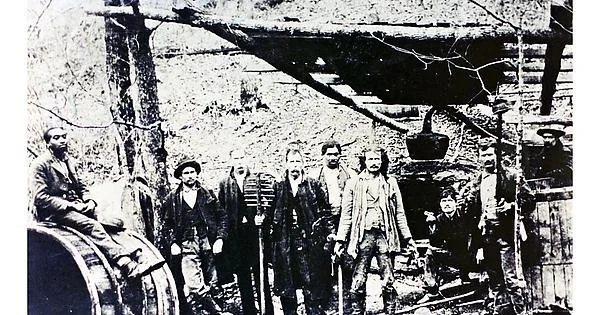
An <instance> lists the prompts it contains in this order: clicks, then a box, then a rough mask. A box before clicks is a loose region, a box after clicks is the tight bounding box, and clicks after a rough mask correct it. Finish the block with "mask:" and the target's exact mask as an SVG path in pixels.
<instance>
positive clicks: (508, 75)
mask: <svg viewBox="0 0 600 315" xmlns="http://www.w3.org/2000/svg"><path fill="white" fill-rule="evenodd" d="M542 77H543V72H525V73H523V83H525V84H541V83H542ZM517 80H518V77H517V74H516V73H515V72H512V71H505V72H504V78H503V79H502V80H501V83H509V84H515V83H517ZM556 83H573V73H572V72H570V71H565V72H562V71H561V72H559V73H558V77H557V78H556Z"/></svg>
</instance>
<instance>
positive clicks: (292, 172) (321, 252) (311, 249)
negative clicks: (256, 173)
mask: <svg viewBox="0 0 600 315" xmlns="http://www.w3.org/2000/svg"><path fill="white" fill-rule="evenodd" d="M285 161H286V171H285V175H284V178H283V180H281V181H279V182H277V183H276V184H275V205H274V209H273V211H272V212H270V213H272V216H273V217H272V244H273V258H272V261H273V282H274V286H273V291H274V293H275V294H277V295H278V296H279V297H280V298H281V305H282V307H283V314H297V308H298V300H297V297H296V289H302V291H303V295H304V305H305V307H306V314H308V315H320V314H324V312H323V309H322V308H323V305H324V304H325V303H326V302H327V299H328V298H329V295H330V293H331V272H330V270H331V269H330V266H331V259H330V257H329V253H327V251H325V249H324V248H323V246H324V244H325V242H326V239H327V237H326V235H328V234H329V233H332V232H333V227H332V224H331V231H329V233H326V234H325V236H324V237H320V236H322V234H321V233H314V231H313V229H314V227H315V226H318V225H320V224H319V222H318V221H319V220H321V221H323V220H325V221H330V220H331V211H330V206H329V203H328V202H327V193H326V192H325V189H324V188H323V185H322V184H321V183H320V182H319V181H317V180H316V179H313V178H310V177H308V176H306V175H305V174H304V170H303V165H304V162H303V157H302V153H301V151H300V150H299V148H297V147H290V148H288V149H287V151H286V154H285Z"/></svg>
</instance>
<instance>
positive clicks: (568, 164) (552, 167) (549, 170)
mask: <svg viewBox="0 0 600 315" xmlns="http://www.w3.org/2000/svg"><path fill="white" fill-rule="evenodd" d="M536 162H537V164H536V165H537V168H536V170H535V174H534V176H535V177H536V178H543V177H551V178H554V179H555V180H556V181H557V184H559V185H560V186H571V185H572V184H573V157H572V154H571V150H569V149H568V148H566V147H565V146H563V144H562V142H560V140H557V141H556V145H554V146H552V147H549V148H546V147H544V148H543V149H542V151H541V152H540V154H539V155H538V156H537V159H536Z"/></svg>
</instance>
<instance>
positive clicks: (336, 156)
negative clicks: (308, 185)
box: [309, 140, 356, 314]
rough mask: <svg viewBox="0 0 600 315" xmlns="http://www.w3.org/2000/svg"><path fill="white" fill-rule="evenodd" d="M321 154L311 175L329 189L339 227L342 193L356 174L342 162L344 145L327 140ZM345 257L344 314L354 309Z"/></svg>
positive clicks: (349, 266) (348, 261) (350, 268)
mask: <svg viewBox="0 0 600 315" xmlns="http://www.w3.org/2000/svg"><path fill="white" fill-rule="evenodd" d="M321 155H322V157H323V165H321V166H320V167H317V168H316V169H314V170H313V171H312V172H310V174H309V176H310V177H312V178H314V179H317V180H318V181H320V182H321V183H322V184H324V188H325V189H326V191H327V196H328V197H329V204H330V205H331V214H332V215H333V226H334V227H335V228H337V226H338V224H339V222H340V211H341V206H342V193H343V191H344V187H345V186H346V183H347V182H348V180H349V179H350V178H351V177H354V176H355V175H356V174H355V173H354V171H352V170H351V169H348V168H347V167H346V166H345V165H342V164H341V163H340V157H341V155H342V147H341V146H340V144H339V143H338V142H337V141H335V140H329V141H325V143H323V146H322V147H321ZM342 255H343V256H344V257H339V263H340V264H341V266H342V279H343V284H342V286H343V288H338V290H343V298H344V314H350V312H351V311H352V304H351V303H350V293H349V290H350V285H351V284H352V272H353V269H354V268H353V266H352V263H351V262H352V257H350V256H349V255H348V254H347V253H345V252H343V254H342Z"/></svg>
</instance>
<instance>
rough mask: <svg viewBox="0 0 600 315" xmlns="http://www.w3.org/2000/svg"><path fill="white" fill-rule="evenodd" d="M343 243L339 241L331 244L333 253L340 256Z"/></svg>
mask: <svg viewBox="0 0 600 315" xmlns="http://www.w3.org/2000/svg"><path fill="white" fill-rule="evenodd" d="M343 246H344V245H343V244H342V243H340V242H335V246H333V253H334V254H335V255H337V256H338V257H341V256H342V252H343V250H344V247H343Z"/></svg>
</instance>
